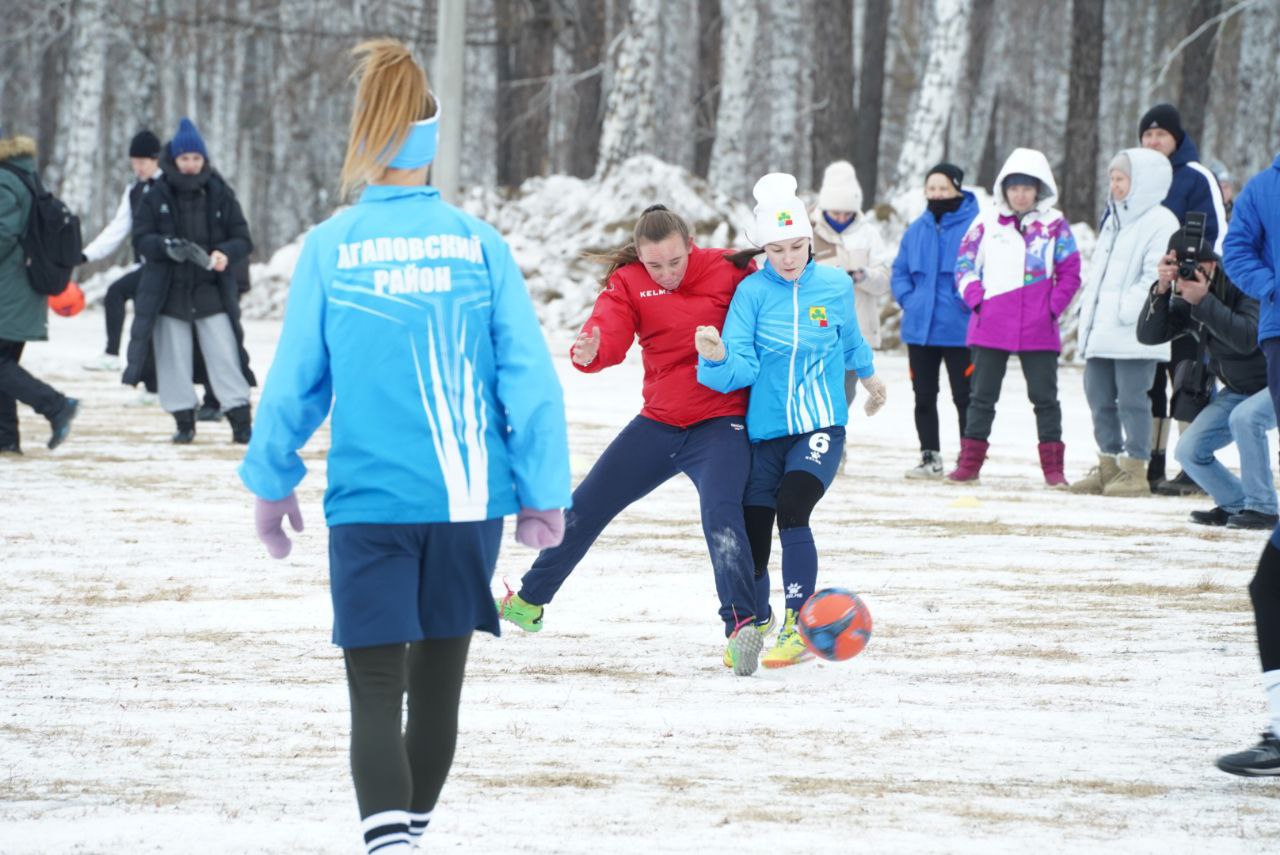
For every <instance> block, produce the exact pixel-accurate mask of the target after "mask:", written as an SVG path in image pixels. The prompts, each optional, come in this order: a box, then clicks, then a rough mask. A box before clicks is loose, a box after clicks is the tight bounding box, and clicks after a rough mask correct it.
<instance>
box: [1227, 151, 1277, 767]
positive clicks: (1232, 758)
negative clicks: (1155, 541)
mask: <svg viewBox="0 0 1280 855" xmlns="http://www.w3.org/2000/svg"><path fill="white" fill-rule="evenodd" d="M1222 261H1223V265H1224V266H1225V267H1226V272H1227V274H1228V275H1229V276H1230V277H1231V279H1232V281H1233V282H1234V283H1235V284H1236V286H1237V287H1238V288H1239V289H1240V290H1241V291H1243V292H1244V293H1245V294H1248V295H1249V296H1250V297H1251V298H1253V299H1254V300H1257V301H1258V303H1259V304H1260V316H1259V319H1258V346H1259V348H1260V349H1261V350H1262V354H1263V358H1264V359H1265V360H1266V366H1267V390H1268V394H1269V396H1270V398H1271V407H1272V410H1273V412H1274V415H1275V416H1276V417H1277V418H1278V419H1280V310H1277V309H1276V286H1277V283H1278V282H1280V154H1277V155H1276V157H1275V159H1274V160H1273V161H1272V162H1271V165H1270V166H1268V167H1267V168H1266V169H1264V170H1262V172H1260V173H1258V174H1257V175H1255V176H1253V177H1252V178H1250V179H1249V180H1248V182H1246V183H1245V185H1244V187H1243V189H1242V190H1241V191H1240V195H1239V196H1237V197H1236V201H1235V212H1234V215H1233V219H1232V221H1231V229H1230V231H1228V232H1227V238H1226V240H1225V241H1224V242H1223V253H1222ZM1241 464H1242V468H1243V461H1241ZM1241 474H1243V471H1242V473H1241ZM1270 476H1271V472H1270V465H1268V466H1267V477H1268V478H1270ZM1249 600H1250V602H1251V603H1252V604H1253V616H1254V625H1255V627H1256V628H1257V638H1258V654H1259V657H1260V658H1261V660H1262V662H1261V665H1262V685H1263V689H1264V691H1265V692H1266V696H1267V707H1268V710H1269V712H1270V716H1269V719H1270V720H1269V721H1268V726H1267V728H1266V730H1265V731H1263V734H1262V739H1261V741H1259V742H1258V743H1257V744H1256V745H1254V746H1253V747H1251V748H1246V749H1245V750H1243V751H1239V752H1234V753H1231V754H1227V755H1225V756H1223V757H1220V758H1219V759H1218V762H1217V766H1218V768H1219V769H1221V770H1222V771H1224V772H1230V773H1232V774H1235V775H1246V776H1251V777H1252V776H1267V777H1270V776H1275V775H1278V774H1280V522H1278V523H1277V524H1276V525H1275V526H1274V527H1273V528H1272V529H1271V535H1270V536H1269V537H1268V538H1267V542H1266V544H1264V545H1263V547H1262V555H1261V556H1259V558H1258V565H1257V570H1256V572H1255V573H1254V577H1253V580H1252V581H1251V582H1250V583H1249Z"/></svg>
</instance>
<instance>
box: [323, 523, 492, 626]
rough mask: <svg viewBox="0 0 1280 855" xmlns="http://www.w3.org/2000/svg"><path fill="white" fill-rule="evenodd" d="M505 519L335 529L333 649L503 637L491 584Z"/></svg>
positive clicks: (331, 546) (331, 539)
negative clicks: (474, 634)
mask: <svg viewBox="0 0 1280 855" xmlns="http://www.w3.org/2000/svg"><path fill="white" fill-rule="evenodd" d="M501 540H502V519H501V518H499V519H492V520H481V521H479V522H457V523H411V524H369V523H357V524H351V525H335V526H333V527H331V528H330V529H329V588H330V592H331V593H332V595H333V643H334V644H336V645H338V646H339V647H343V648H348V647H375V646H378V645H382V644H399V643H402V642H408V641H421V640H422V639H424V638H458V637H461V636H464V635H470V634H471V633H472V632H474V631H475V630H477V629H482V630H484V631H486V632H491V633H493V634H494V635H498V634H499V630H498V610H497V608H496V607H495V606H494V604H493V595H492V594H491V593H490V592H489V584H490V582H492V580H493V568H494V565H496V564H497V562H498V547H499V545H500V543H501Z"/></svg>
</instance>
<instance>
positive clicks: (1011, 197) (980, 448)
mask: <svg viewBox="0 0 1280 855" xmlns="http://www.w3.org/2000/svg"><path fill="white" fill-rule="evenodd" d="M993 194H994V196H995V203H996V204H995V208H994V209H993V210H991V211H988V212H986V213H984V214H982V215H980V216H979V217H978V219H976V220H975V221H974V223H973V225H972V226H970V227H969V231H968V232H967V233H966V234H965V236H964V239H963V240H961V241H960V255H959V257H958V258H957V259H956V287H957V288H959V290H960V295H961V296H962V297H963V298H964V301H965V303H967V304H968V305H969V307H970V308H972V309H973V314H972V316H970V318H969V331H968V335H967V336H966V343H967V344H968V345H969V347H970V349H971V351H972V355H973V378H972V388H971V393H970V399H969V414H968V416H967V418H966V419H965V430H964V436H963V437H961V439H960V460H959V463H958V464H957V465H956V468H955V470H954V471H952V472H951V473H950V474H948V475H947V478H948V479H949V480H951V481H977V480H978V473H979V471H980V470H981V469H982V463H983V461H984V460H985V459H986V456H987V437H989V436H990V435H991V425H992V422H993V421H994V420H995V415H996V401H998V400H999V398H1000V387H1001V385H1002V384H1003V383H1004V373H1005V369H1006V367H1007V366H1008V363H1009V354H1011V353H1016V354H1018V361H1019V362H1020V363H1021V364H1022V373H1023V376H1024V377H1026V381H1027V397H1028V398H1030V399H1031V403H1032V406H1033V407H1034V408H1035V413H1036V429H1037V432H1038V434H1039V437H1040V468H1041V469H1042V470H1043V472H1044V480H1045V483H1046V484H1048V485H1049V486H1051V487H1065V486H1066V485H1067V479H1066V477H1065V476H1064V475H1063V472H1062V459H1063V455H1064V452H1065V447H1064V446H1063V444H1062V407H1061V406H1060V405H1059V403H1058V353H1059V351H1061V350H1062V341H1061V338H1060V336H1059V333H1058V317H1059V316H1060V315H1061V314H1062V313H1063V311H1064V310H1066V308H1067V304H1068V303H1070V302H1071V298H1072V296H1074V295H1075V293H1076V291H1077V290H1078V289H1079V288H1080V253H1079V252H1078V251H1077V250H1076V240H1075V237H1073V236H1072V234H1071V228H1070V227H1069V226H1068V225H1067V221H1066V219H1065V218H1064V217H1063V216H1062V212H1061V211H1058V210H1057V209H1055V208H1054V207H1053V203H1054V200H1055V199H1057V197H1058V186H1057V184H1056V182H1054V180H1053V171H1052V170H1051V169H1050V168H1049V161H1048V160H1047V159H1046V158H1045V156H1044V154H1042V153H1041V152H1039V151H1036V150H1034V149H1028V148H1018V149H1014V151H1013V153H1012V154H1010V155H1009V159H1008V160H1006V161H1005V163H1004V166H1003V167H1002V168H1001V169H1000V174H999V175H998V176H997V177H996V183H995V188H994V190H993Z"/></svg>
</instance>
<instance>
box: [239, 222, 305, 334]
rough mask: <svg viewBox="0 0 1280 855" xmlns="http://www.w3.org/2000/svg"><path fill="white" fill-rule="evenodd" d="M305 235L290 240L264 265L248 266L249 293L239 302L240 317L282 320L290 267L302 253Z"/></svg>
mask: <svg viewBox="0 0 1280 855" xmlns="http://www.w3.org/2000/svg"><path fill="white" fill-rule="evenodd" d="M306 237H307V233H306V232H303V233H302V234H300V235H298V236H297V237H296V238H294V241H293V243H290V244H287V245H286V246H282V247H280V248H279V249H277V250H276V251H275V253H274V254H273V255H272V256H271V259H270V260H269V261H267V262H266V263H265V264H251V265H249V282H250V288H249V293H247V294H245V295H244V296H243V297H241V299H240V314H241V315H242V316H244V317H246V318H259V319H261V318H282V317H284V301H285V298H286V297H288V296H289V280H290V279H291V278H293V268H294V267H295V266H296V265H297V263H298V256H299V255H301V254H302V242H303V241H304V240H305V239H306Z"/></svg>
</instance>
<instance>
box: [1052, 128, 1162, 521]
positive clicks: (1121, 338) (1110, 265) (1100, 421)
mask: <svg viewBox="0 0 1280 855" xmlns="http://www.w3.org/2000/svg"><path fill="white" fill-rule="evenodd" d="M1107 175H1108V179H1109V182H1110V190H1111V193H1110V196H1111V198H1110V200H1109V201H1108V203H1107V209H1106V212H1105V213H1104V214H1103V216H1102V223H1101V225H1100V226H1099V230H1098V243H1097V249H1096V250H1095V251H1094V257H1093V260H1092V263H1091V264H1090V266H1089V278H1088V281H1086V283H1085V285H1084V289H1083V293H1082V294H1081V298H1080V322H1079V326H1078V327H1077V330H1078V332H1077V343H1078V353H1079V354H1080V355H1081V356H1083V357H1084V360H1085V367H1084V392H1085V399H1086V400H1087V401H1088V403H1089V410H1090V412H1091V413H1092V415H1093V436H1094V440H1095V441H1096V442H1097V444H1098V465H1097V466H1095V467H1094V468H1093V469H1091V470H1090V471H1089V472H1088V474H1086V475H1085V477H1083V478H1081V479H1079V480H1077V481H1076V482H1075V483H1073V484H1072V485H1071V487H1070V490H1071V492H1073V493H1089V494H1093V495H1106V496H1149V495H1150V494H1151V484H1150V482H1148V480H1147V467H1148V465H1149V461H1150V459H1151V436H1152V429H1151V426H1152V416H1151V401H1150V400H1149V399H1148V397H1147V392H1148V390H1149V389H1150V387H1151V375H1152V373H1153V372H1154V371H1155V367H1156V363H1158V362H1162V361H1164V362H1167V361H1168V359H1169V345H1168V344H1167V343H1165V342H1161V343H1159V344H1142V343H1141V342H1139V341H1138V338H1137V326H1138V318H1139V316H1140V315H1141V314H1142V312H1143V310H1144V309H1145V307H1146V304H1147V291H1148V288H1149V287H1150V285H1151V283H1152V282H1153V281H1155V278H1156V274H1157V265H1158V264H1159V263H1160V259H1161V258H1162V257H1163V256H1164V254H1165V245H1166V244H1167V243H1168V240H1169V236H1170V235H1172V234H1173V233H1174V232H1175V231H1177V230H1178V218H1177V217H1175V216H1174V215H1173V212H1172V211H1170V210H1169V209H1168V208H1166V207H1164V206H1163V205H1161V204H1160V200H1161V199H1163V198H1164V197H1165V194H1166V193H1168V191H1169V182H1170V180H1171V179H1172V176H1173V170H1172V168H1171V167H1170V166H1169V160H1168V158H1166V157H1164V156H1162V155H1161V154H1160V153H1158V152H1155V151H1152V150H1151V149H1146V148H1131V149H1126V150H1125V151H1122V152H1120V153H1119V154H1117V155H1116V156H1115V157H1114V158H1113V159H1112V160H1111V163H1110V165H1109V166H1108V171H1107Z"/></svg>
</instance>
